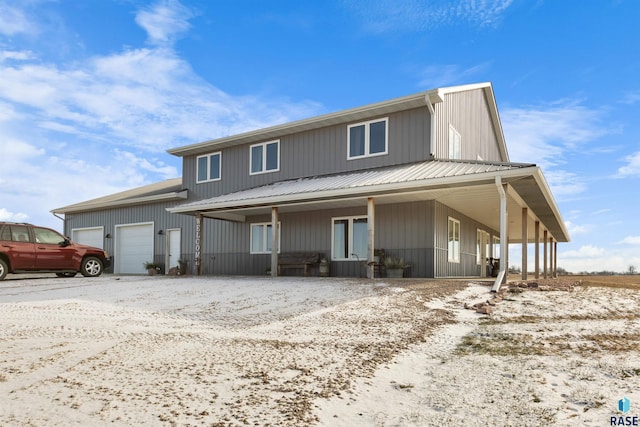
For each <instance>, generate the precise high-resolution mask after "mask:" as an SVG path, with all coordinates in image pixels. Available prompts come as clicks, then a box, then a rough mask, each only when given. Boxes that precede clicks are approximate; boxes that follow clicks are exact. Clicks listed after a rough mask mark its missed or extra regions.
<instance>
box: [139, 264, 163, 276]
mask: <svg viewBox="0 0 640 427" xmlns="http://www.w3.org/2000/svg"><path fill="white" fill-rule="evenodd" d="M142 265H143V266H144V268H145V270H147V273H148V274H149V276H155V275H156V274H158V273H160V271H162V266H161V265H160V264H156V263H154V262H149V261H147V262H144V263H143V264H142Z"/></svg>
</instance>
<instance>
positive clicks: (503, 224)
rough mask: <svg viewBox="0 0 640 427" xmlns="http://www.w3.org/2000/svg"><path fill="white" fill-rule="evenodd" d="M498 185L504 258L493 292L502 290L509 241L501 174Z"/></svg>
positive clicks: (501, 248) (505, 200)
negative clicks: (506, 243)
mask: <svg viewBox="0 0 640 427" xmlns="http://www.w3.org/2000/svg"><path fill="white" fill-rule="evenodd" d="M496 187H497V188H498V195H499V196H500V258H502V261H501V262H500V271H499V272H498V277H496V281H495V282H494V284H493V287H492V288H491V292H498V291H499V290H500V285H501V284H502V281H503V280H504V277H505V274H506V273H507V266H506V264H507V263H506V262H505V261H504V260H505V254H506V252H505V246H506V245H505V242H506V241H507V193H505V191H504V188H503V187H502V178H501V177H500V176H496ZM507 250H508V249H507ZM494 256H495V254H494Z"/></svg>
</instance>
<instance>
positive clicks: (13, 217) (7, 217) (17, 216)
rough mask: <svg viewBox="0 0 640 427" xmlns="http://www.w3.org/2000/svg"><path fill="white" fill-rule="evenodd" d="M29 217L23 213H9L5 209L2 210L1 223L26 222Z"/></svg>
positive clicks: (0, 210)
mask: <svg viewBox="0 0 640 427" xmlns="http://www.w3.org/2000/svg"><path fill="white" fill-rule="evenodd" d="M28 218H29V215H27V214H25V213H22V212H17V213H14V212H9V211H8V210H6V209H5V208H0V221H12V222H25V221H26V220H27V219H28Z"/></svg>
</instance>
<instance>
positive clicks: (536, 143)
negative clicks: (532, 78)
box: [500, 100, 613, 197]
mask: <svg viewBox="0 0 640 427" xmlns="http://www.w3.org/2000/svg"><path fill="white" fill-rule="evenodd" d="M500 116H501V119H502V125H503V129H504V134H505V138H506V141H507V145H508V147H509V156H510V159H511V161H514V162H532V163H536V164H538V165H539V166H541V167H542V168H543V169H545V175H546V176H547V178H548V180H549V184H550V185H551V187H552V190H553V192H554V193H555V194H556V195H557V196H560V197H562V196H566V195H573V194H577V193H579V192H582V191H584V190H585V189H586V185H585V183H584V182H583V181H582V178H581V177H580V176H579V175H577V174H575V173H572V172H568V171H565V170H562V165H564V164H565V162H566V160H564V159H565V158H566V155H567V154H569V153H571V152H577V151H583V150H584V146H585V145H586V144H587V143H590V142H593V141H595V140H597V139H598V138H600V137H602V136H604V135H606V134H608V133H611V132H613V131H612V130H611V129H610V128H609V125H608V124H605V121H604V116H605V112H604V111H603V110H598V109H592V108H588V107H586V106H584V105H581V104H580V102H579V101H572V100H561V101H557V102H553V103H550V104H549V105H536V106H530V107H517V108H514V107H511V108H505V109H503V110H502V112H501V114H500Z"/></svg>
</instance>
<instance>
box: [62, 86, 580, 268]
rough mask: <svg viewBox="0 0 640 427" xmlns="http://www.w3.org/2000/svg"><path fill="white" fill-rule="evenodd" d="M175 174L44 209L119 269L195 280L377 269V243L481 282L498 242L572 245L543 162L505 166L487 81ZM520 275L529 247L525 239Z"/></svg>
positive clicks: (233, 146) (283, 133) (550, 261)
mask: <svg viewBox="0 0 640 427" xmlns="http://www.w3.org/2000/svg"><path fill="white" fill-rule="evenodd" d="M169 153H171V154H173V155H176V156H180V157H182V159H183V176H182V178H181V179H176V180H169V181H166V182H162V183H157V184H153V185H150V186H146V187H141V188H138V189H134V190H130V191H126V192H123V193H119V194H115V195H111V196H107V197H102V198H99V199H94V200H90V201H87V202H82V203H78V204H75V205H71V206H66V207H63V208H59V209H56V210H54V211H53V212H54V213H57V214H64V215H65V232H66V233H67V234H69V235H70V236H71V237H72V238H73V239H75V240H78V241H81V242H83V243H91V244H94V245H98V246H103V247H104V248H105V249H106V250H108V251H110V252H111V253H113V255H114V262H113V269H114V272H115V273H143V272H144V270H143V269H142V263H143V262H145V261H150V260H155V261H156V262H161V263H164V264H165V265H167V266H174V265H177V259H178V258H182V259H185V260H186V261H187V262H188V263H189V266H190V269H191V271H192V272H197V273H202V274H248V275H263V274H265V272H267V271H268V270H270V271H271V273H272V274H274V275H275V274H276V269H275V268H274V267H275V266H276V265H277V262H278V257H279V254H282V253H290V252H317V253H321V254H324V256H325V257H326V258H327V259H328V260H330V271H331V275H333V276H355V277H358V276H364V275H365V274H366V275H369V276H371V275H372V274H373V268H374V266H373V265H369V264H370V262H371V261H372V260H373V259H374V256H375V255H376V254H377V253H378V252H377V251H378V250H380V249H384V252H385V253H386V255H387V256H396V257H402V258H404V259H405V260H406V261H407V262H408V263H409V264H410V265H411V267H410V268H409V269H407V271H406V272H405V276H410V277H469V276H476V277H482V276H485V275H486V274H487V269H486V262H487V261H486V260H487V259H489V258H501V265H502V268H503V269H504V266H506V265H508V264H507V263H508V261H507V260H506V258H507V257H508V250H507V248H508V243H509V242H510V243H522V242H528V243H536V245H535V246H534V247H535V252H536V253H535V260H536V271H537V270H538V269H539V268H540V267H539V260H540V253H539V252H541V251H539V248H540V246H541V245H542V248H543V251H542V252H543V271H545V272H546V271H547V270H552V269H553V268H554V266H555V257H554V254H555V253H556V245H557V242H566V241H568V239H569V236H568V233H567V230H566V227H565V225H564V223H563V220H562V217H561V215H560V212H559V210H558V207H557V206H556V203H555V201H554V199H553V196H552V194H551V192H550V190H549V187H548V186H547V183H546V181H545V178H544V176H543V174H542V171H541V170H540V168H539V167H537V166H536V165H533V164H520V163H518V164H516V163H511V162H510V161H509V156H508V153H507V147H506V144H505V140H504V136H503V132H502V126H501V123H500V118H499V115H498V110H497V106H496V101H495V98H494V92H493V88H492V86H491V84H490V83H480V84H472V85H465V86H455V87H447V88H439V89H434V90H429V91H426V92H421V93H417V94H415V95H410V96H405V97H401V98H396V99H392V100H389V101H384V102H380V103H376V104H371V105H366V106H363V107H358V108H353V109H349V110H345V111H340V112H337V113H331V114H326V115H322V116H318V117H313V118H309V119H305V120H300V121H295V122H292V123H286V124H282V125H278V126H273V127H269V128H266V129H259V130H255V131H251V132H246V133H242V134H239V135H232V136H227V137H224V138H219V139H215V140H211V141H205V142H200V143H197V144H192V145H188V146H183V147H178V148H174V149H171V150H169ZM522 248H523V249H522V250H523V264H524V265H523V267H524V270H525V271H526V269H527V267H526V259H527V253H526V251H527V245H526V244H524V245H522Z"/></svg>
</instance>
